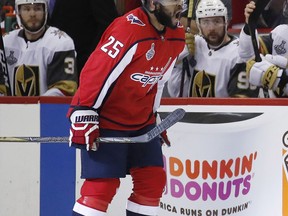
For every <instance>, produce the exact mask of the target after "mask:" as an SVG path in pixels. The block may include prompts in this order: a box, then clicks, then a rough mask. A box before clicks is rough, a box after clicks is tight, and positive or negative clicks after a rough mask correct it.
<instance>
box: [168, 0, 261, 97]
mask: <svg viewBox="0 0 288 216" xmlns="http://www.w3.org/2000/svg"><path fill="white" fill-rule="evenodd" d="M184 19H186V16H184ZM196 23H197V26H198V29H199V32H200V34H199V35H196V36H195V41H194V40H192V39H191V38H193V36H192V35H189V34H187V33H186V42H187V43H190V45H189V46H190V47H193V46H195V53H191V52H190V55H188V54H189V53H188V49H187V50H185V51H184V52H183V53H181V55H180V57H179V58H183V57H186V56H187V57H186V58H183V61H179V62H178V64H177V65H176V66H175V68H174V70H173V72H172V78H171V79H170V80H169V81H168V92H169V94H170V96H172V97H187V96H188V97H257V95H258V89H257V88H256V87H254V86H250V85H249V83H248V80H247V79H246V73H245V69H246V65H245V63H244V62H243V61H241V59H240V58H239V55H238V46H239V40H238V38H236V37H235V36H232V35H229V34H228V33H227V26H228V23H229V20H228V17H227V9H226V7H225V5H224V4H223V3H222V1H220V0H201V1H200V2H199V3H198V5H197V8H196ZM189 39H190V40H189ZM193 44H194V45H193ZM192 57H194V59H195V61H196V64H194V65H192V64H191V62H192V61H191V58H192Z"/></svg>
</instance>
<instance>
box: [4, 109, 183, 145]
mask: <svg viewBox="0 0 288 216" xmlns="http://www.w3.org/2000/svg"><path fill="white" fill-rule="evenodd" d="M184 115H185V110H184V109H181V108H178V109H176V110H174V111H173V112H172V113H170V114H169V115H168V116H167V117H166V118H165V119H163V121H161V123H160V124H158V125H157V126H156V127H154V128H153V129H152V130H150V131H149V132H147V133H146V134H143V135H140V136H136V137H99V138H98V139H97V142H100V143H146V142H149V141H151V140H152V139H154V138H155V137H157V136H159V135H160V134H161V133H162V132H163V131H165V130H167V129H168V128H170V127H171V126H172V125H174V124H175V123H177V122H178V121H180V120H181V119H182V118H183V117H184ZM0 142H40V143H68V142H69V137H0Z"/></svg>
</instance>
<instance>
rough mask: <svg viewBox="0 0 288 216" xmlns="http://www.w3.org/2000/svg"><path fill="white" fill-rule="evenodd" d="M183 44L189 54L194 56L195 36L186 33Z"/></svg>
mask: <svg viewBox="0 0 288 216" xmlns="http://www.w3.org/2000/svg"><path fill="white" fill-rule="evenodd" d="M185 43H186V45H187V48H188V51H189V54H190V55H192V56H194V55H195V36H194V35H193V34H192V33H190V32H186V33H185Z"/></svg>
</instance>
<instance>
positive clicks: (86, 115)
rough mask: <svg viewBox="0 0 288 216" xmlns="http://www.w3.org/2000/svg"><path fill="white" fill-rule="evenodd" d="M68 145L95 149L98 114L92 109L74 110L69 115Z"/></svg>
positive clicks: (96, 145) (97, 132) (97, 135)
mask: <svg viewBox="0 0 288 216" xmlns="http://www.w3.org/2000/svg"><path fill="white" fill-rule="evenodd" d="M70 121H71V127H70V137H69V146H70V147H71V146H74V147H76V148H82V149H83V148H86V150H87V151H89V150H92V151H96V150H97V148H98V143H97V142H96V139H97V138H98V137H99V127H98V124H99V122H98V114H97V112H96V111H94V110H76V111H74V112H73V113H72V114H71V116H70Z"/></svg>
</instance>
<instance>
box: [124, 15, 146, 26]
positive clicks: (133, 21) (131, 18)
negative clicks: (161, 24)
mask: <svg viewBox="0 0 288 216" xmlns="http://www.w3.org/2000/svg"><path fill="white" fill-rule="evenodd" d="M126 18H127V21H129V22H130V23H131V24H136V25H139V26H145V24H144V23H143V22H142V21H141V20H140V19H139V18H138V17H136V16H134V15H133V14H129V15H128V16H127V17H126Z"/></svg>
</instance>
